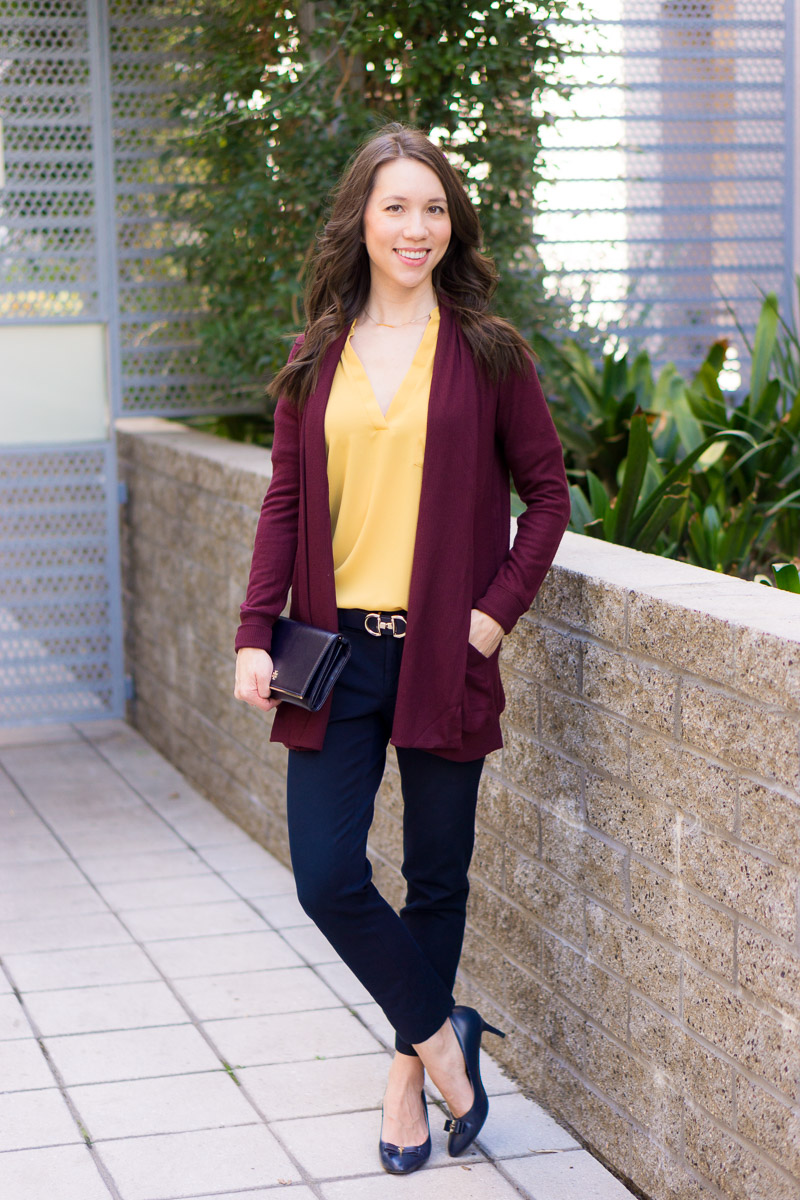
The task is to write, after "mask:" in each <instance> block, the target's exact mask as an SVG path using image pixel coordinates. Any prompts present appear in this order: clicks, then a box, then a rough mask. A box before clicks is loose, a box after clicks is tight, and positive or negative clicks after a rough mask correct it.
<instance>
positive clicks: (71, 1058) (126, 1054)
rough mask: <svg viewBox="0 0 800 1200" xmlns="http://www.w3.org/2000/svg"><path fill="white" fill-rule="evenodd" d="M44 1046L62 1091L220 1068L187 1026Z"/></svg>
mask: <svg viewBox="0 0 800 1200" xmlns="http://www.w3.org/2000/svg"><path fill="white" fill-rule="evenodd" d="M44 1044H45V1046H46V1048H47V1050H48V1052H49V1054H50V1056H51V1058H52V1059H53V1061H54V1062H55V1064H56V1067H57V1068H58V1070H59V1071H60V1072H61V1075H62V1077H63V1079H64V1082H65V1083H66V1085H67V1086H68V1087H69V1086H71V1085H73V1084H78V1083H110V1082H112V1081H114V1080H120V1079H146V1078H150V1077H152V1076H156V1075H185V1074H188V1073H189V1072H197V1071H214V1070H217V1069H218V1068H219V1065H220V1063H219V1059H218V1058H217V1057H216V1055H215V1054H214V1053H213V1051H212V1050H211V1049H210V1047H209V1046H208V1044H207V1043H206V1042H205V1041H204V1039H203V1038H202V1037H201V1036H200V1034H199V1033H198V1032H197V1030H196V1029H195V1028H194V1027H193V1026H191V1025H164V1026H159V1027H157V1028H155V1029H126V1030H123V1031H122V1032H117V1033H81V1034H72V1035H67V1036H64V1037H50V1038H45V1039H44Z"/></svg>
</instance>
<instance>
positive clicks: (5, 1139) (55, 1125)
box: [0, 1087, 83, 1174]
mask: <svg viewBox="0 0 800 1200" xmlns="http://www.w3.org/2000/svg"><path fill="white" fill-rule="evenodd" d="M82 1141H83V1138H82V1136H81V1134H80V1132H79V1130H78V1127H77V1125H76V1124H75V1122H74V1120H73V1119H72V1115H71V1114H70V1111H69V1109H68V1108H67V1105H66V1103H65V1101H64V1097H63V1096H62V1095H61V1092H59V1091H58V1089H57V1088H55V1087H52V1088H49V1089H48V1090H47V1091H43V1092H6V1093H5V1095H2V1096H0V1151H3V1150H31V1149H34V1148H35V1147H37V1146H63V1145H67V1144H69V1143H70V1142H82ZM1 1173H2V1168H0V1174H1Z"/></svg>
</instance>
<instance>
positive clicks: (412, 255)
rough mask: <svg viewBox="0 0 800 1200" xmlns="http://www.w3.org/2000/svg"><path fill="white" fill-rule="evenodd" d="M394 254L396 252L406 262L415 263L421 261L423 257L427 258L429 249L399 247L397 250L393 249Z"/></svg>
mask: <svg viewBox="0 0 800 1200" xmlns="http://www.w3.org/2000/svg"><path fill="white" fill-rule="evenodd" d="M395 254H398V255H399V256H400V258H402V259H404V260H405V261H406V262H415V263H417V262H422V261H423V259H425V258H427V257H428V255H429V254H430V251H429V250H403V249H399V250H395Z"/></svg>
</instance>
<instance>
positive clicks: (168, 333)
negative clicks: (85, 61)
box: [109, 0, 225, 416]
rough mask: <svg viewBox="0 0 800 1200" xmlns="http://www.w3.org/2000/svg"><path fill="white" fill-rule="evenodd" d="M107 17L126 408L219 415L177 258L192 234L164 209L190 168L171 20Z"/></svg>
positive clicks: (124, 1)
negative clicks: (181, 144) (179, 124)
mask: <svg viewBox="0 0 800 1200" xmlns="http://www.w3.org/2000/svg"><path fill="white" fill-rule="evenodd" d="M154 9H156V11H154ZM109 15H110V61H111V100H112V132H113V139H114V173H115V184H116V231H117V254H118V261H119V314H120V340H121V360H122V384H121V386H122V408H123V411H124V412H128V413H142V414H151V415H152V414H156V415H163V416H170V415H180V414H187V413H195V412H204V411H213V412H217V411H220V410H221V409H224V406H225V390H224V388H223V389H221V388H220V387H219V385H218V384H215V383H213V382H212V381H209V380H207V379H205V378H203V377H201V376H200V375H199V374H198V372H197V367H196V341H195V338H194V335H193V329H192V323H193V316H194V315H195V314H197V313H198V312H199V311H200V309H201V307H202V303H203V298H202V295H201V294H200V293H199V292H198V291H197V290H196V289H193V288H192V287H190V286H189V284H188V283H187V281H186V278H185V274H184V270H183V267H182V264H181V262H180V259H179V258H178V257H177V255H176V253H175V250H176V247H177V246H179V245H180V244H181V243H182V242H183V241H184V240H185V239H186V238H187V237H188V236H190V234H189V231H188V230H187V229H186V228H185V227H182V226H181V225H180V224H179V223H177V222H176V221H175V220H173V219H170V216H169V214H168V212H167V206H166V204H165V200H166V199H167V198H168V197H169V196H170V194H171V192H172V191H173V190H174V187H175V184H176V183H177V182H179V180H180V179H181V178H182V177H183V176H184V175H185V173H186V172H188V171H189V170H191V164H189V163H187V162H185V161H184V160H182V159H181V157H180V155H179V154H177V153H176V149H175V148H176V144H177V142H176V134H177V133H178V132H179V131H178V130H176V127H175V125H174V123H173V122H172V120H171V117H170V105H171V100H170V88H171V87H172V83H173V78H172V71H173V66H172V61H171V58H170V41H169V38H170V32H171V30H172V29H173V26H174V17H173V18H171V19H170V20H166V21H165V19H164V18H163V17H161V16H160V15H159V13H158V11H157V6H154V5H149V4H146V3H142V0H110V4H109ZM167 150H169V151H171V153H169V154H165V151H167Z"/></svg>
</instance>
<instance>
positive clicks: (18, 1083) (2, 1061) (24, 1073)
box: [0, 1038, 55, 1093]
mask: <svg viewBox="0 0 800 1200" xmlns="http://www.w3.org/2000/svg"><path fill="white" fill-rule="evenodd" d="M54 1082H55V1079H54V1076H53V1072H52V1071H51V1070H50V1068H49V1066H48V1065H47V1059H46V1058H45V1056H44V1055H43V1054H42V1051H41V1048H40V1046H39V1043H38V1042H37V1041H36V1040H35V1038H26V1039H25V1041H15V1042H0V1093H3V1092H24V1091H28V1090H30V1089H32V1088H51V1087H52V1086H53V1084H54Z"/></svg>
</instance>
